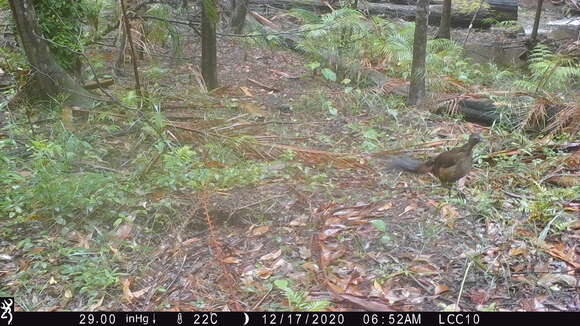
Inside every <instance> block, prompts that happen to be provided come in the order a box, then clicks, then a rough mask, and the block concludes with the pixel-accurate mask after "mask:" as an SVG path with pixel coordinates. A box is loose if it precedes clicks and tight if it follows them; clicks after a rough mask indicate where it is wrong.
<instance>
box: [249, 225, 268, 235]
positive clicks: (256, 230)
mask: <svg viewBox="0 0 580 326" xmlns="http://www.w3.org/2000/svg"><path fill="white" fill-rule="evenodd" d="M269 230H270V226H269V225H262V226H258V227H257V228H254V229H253V230H252V235H253V236H254V237H257V236H260V235H262V234H264V233H266V232H268V231H269Z"/></svg>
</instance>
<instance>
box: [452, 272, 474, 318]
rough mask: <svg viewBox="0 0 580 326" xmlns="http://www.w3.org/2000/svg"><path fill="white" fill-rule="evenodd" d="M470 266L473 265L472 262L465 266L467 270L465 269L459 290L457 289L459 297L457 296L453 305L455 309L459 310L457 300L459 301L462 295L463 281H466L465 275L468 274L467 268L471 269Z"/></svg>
mask: <svg viewBox="0 0 580 326" xmlns="http://www.w3.org/2000/svg"><path fill="white" fill-rule="evenodd" d="M472 264H473V261H470V262H469V264H468V265H467V268H466V269H465V274H464V275H463V280H462V281H461V288H459V295H458V296H457V302H456V303H455V308H459V300H461V294H462V293H463V286H464V285H465V279H467V273H468V272H469V268H471V265H472Z"/></svg>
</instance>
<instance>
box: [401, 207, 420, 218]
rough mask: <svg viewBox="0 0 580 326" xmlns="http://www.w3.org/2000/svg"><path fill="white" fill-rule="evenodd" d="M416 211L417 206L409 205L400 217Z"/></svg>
mask: <svg viewBox="0 0 580 326" xmlns="http://www.w3.org/2000/svg"><path fill="white" fill-rule="evenodd" d="M416 209H417V206H415V205H408V206H407V207H405V210H404V211H403V212H402V213H401V214H399V216H403V215H404V214H407V213H408V212H410V211H414V210H416Z"/></svg>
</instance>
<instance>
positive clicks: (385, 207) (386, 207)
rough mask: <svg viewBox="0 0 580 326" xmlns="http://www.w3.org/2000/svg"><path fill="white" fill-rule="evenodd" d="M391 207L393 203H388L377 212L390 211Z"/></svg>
mask: <svg viewBox="0 0 580 326" xmlns="http://www.w3.org/2000/svg"><path fill="white" fill-rule="evenodd" d="M391 207H393V203H390V202H389V203H386V204H384V205H383V206H381V207H379V208H378V209H377V211H379V212H382V211H386V210H387V209H390V208H391Z"/></svg>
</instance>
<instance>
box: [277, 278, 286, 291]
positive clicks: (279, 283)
mask: <svg viewBox="0 0 580 326" xmlns="http://www.w3.org/2000/svg"><path fill="white" fill-rule="evenodd" d="M274 285H275V286H276V287H277V288H279V289H281V290H284V291H286V290H288V280H275V281H274Z"/></svg>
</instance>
